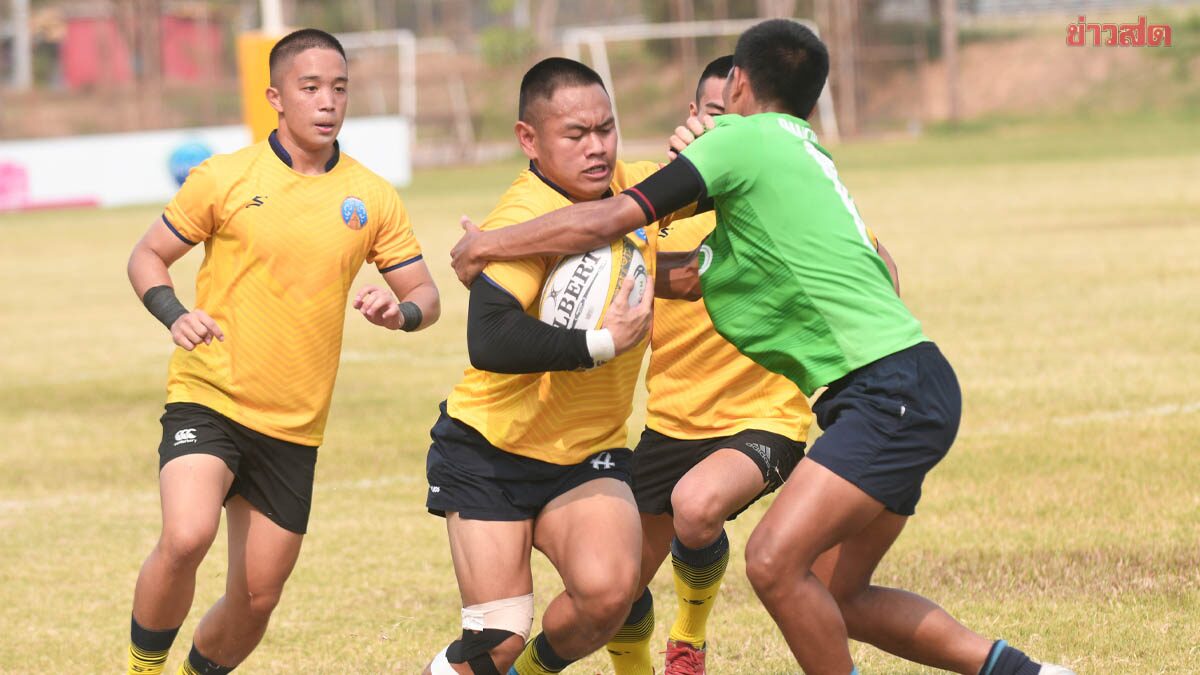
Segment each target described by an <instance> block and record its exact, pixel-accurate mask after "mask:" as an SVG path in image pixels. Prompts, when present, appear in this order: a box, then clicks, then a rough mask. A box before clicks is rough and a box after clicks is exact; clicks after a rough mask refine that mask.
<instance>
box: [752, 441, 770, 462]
mask: <svg viewBox="0 0 1200 675" xmlns="http://www.w3.org/2000/svg"><path fill="white" fill-rule="evenodd" d="M746 447H747V448H750V449H751V450H753V451H755V452H757V453H758V454H759V456H761V457H762V458H763V461H764V462H767V463H768V464H769V463H770V462H771V446H769V445H763V444H761V443H747V444H746Z"/></svg>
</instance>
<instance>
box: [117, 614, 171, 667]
mask: <svg viewBox="0 0 1200 675" xmlns="http://www.w3.org/2000/svg"><path fill="white" fill-rule="evenodd" d="M178 633H179V628H169V629H167V630H149V629H146V628H142V627H141V626H140V625H138V622H137V619H135V618H133V616H132V615H130V617H129V675H159V674H160V673H162V671H163V666H164V665H166V663H167V653H169V652H170V651H171V643H173V642H175V636H176V635H177V634H178Z"/></svg>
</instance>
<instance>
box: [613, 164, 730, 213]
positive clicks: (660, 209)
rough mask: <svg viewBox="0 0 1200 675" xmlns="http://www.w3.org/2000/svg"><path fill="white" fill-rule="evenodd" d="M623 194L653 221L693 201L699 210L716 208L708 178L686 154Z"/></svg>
mask: <svg viewBox="0 0 1200 675" xmlns="http://www.w3.org/2000/svg"><path fill="white" fill-rule="evenodd" d="M622 194H626V195H629V196H630V197H633V201H635V202H637V204H638V206H640V207H642V213H644V214H646V220H648V221H650V222H654V221H656V220H658V219H659V218H664V217H666V216H669V215H671V214H672V213H674V212H675V211H678V210H679V209H682V208H683V207H685V206H687V205H688V204H691V203H693V202H696V203H697V207H696V213H701V212H704V211H710V210H712V200H711V199H709V197H708V188H707V187H705V185H704V179H703V178H701V177H700V172H699V171H697V170H696V165H695V164H692V162H691V160H689V159H688V158H687V157H684V156H683V155H680V156H679V157H676V158H675V159H674V160H673V161H672V162H671V163H669V164H667V165H666V166H664V167H663V168H661V169H659V170H658V171H655V172H654V173H652V174H650V176H649V177H647V178H646V180H644V181H642V182H640V183H638V184H637V185H634V186H633V187H631V188H628V189H626V190H625V191H624V192H623V193H622Z"/></svg>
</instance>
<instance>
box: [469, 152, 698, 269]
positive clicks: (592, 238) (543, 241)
mask: <svg viewBox="0 0 1200 675" xmlns="http://www.w3.org/2000/svg"><path fill="white" fill-rule="evenodd" d="M697 201H706V192H705V188H704V181H703V180H702V179H701V178H700V174H699V173H698V172H697V171H696V168H695V167H694V166H692V163H691V162H689V161H688V160H687V159H686V158H680V159H677V160H675V161H674V162H671V163H670V164H668V165H666V166H664V167H663V168H661V169H659V170H658V171H657V172H655V173H653V174H651V175H650V177H649V178H647V179H646V180H644V181H642V182H641V183H638V184H637V185H635V186H633V187H631V188H629V189H627V190H625V191H624V192H622V193H621V194H618V195H615V196H613V197H609V198H607V199H601V200H598V201H594V202H580V203H578V204H572V205H571V206H566V207H563V208H561V209H558V210H557V211H551V212H550V213H547V214H546V215H543V216H539V217H538V218H534V219H533V220H530V221H526V222H524V223H521V224H519V225H514V226H512V227H505V228H501V229H498V230H490V231H488V232H482V231H480V230H479V228H477V227H475V226H474V225H473V224H471V222H470V221H469V220H467V219H466V218H464V219H463V221H464V222H463V229H465V230H466V233H465V234H464V235H463V238H462V239H460V240H459V241H458V243H457V244H455V245H454V248H453V249H452V250H451V251H450V258H451V265H453V266H454V272H455V273H456V274H457V275H458V279H459V281H461V282H463V284H465V285H468V286H469V285H470V284H471V282H472V281H474V279H475V277H477V276H479V273H480V272H481V271H482V270H483V267H484V266H485V265H486V264H487V263H488V261H492V260H519V259H521V258H529V257H534V256H552V255H570V254H572V253H583V252H584V251H590V250H592V249H594V248H597V247H599V246H603V245H604V244H607V243H609V242H611V241H612V240H614V239H616V238H617V237H619V236H621V235H623V234H626V233H628V232H633V231H634V230H636V229H638V228H639V227H644V226H645V225H646V224H647V223H650V222H652V221H655V220H659V219H661V218H665V217H667V216H670V215H671V214H672V213H674V212H676V211H678V210H680V209H682V208H684V207H685V206H688V205H689V204H692V203H693V202H697Z"/></svg>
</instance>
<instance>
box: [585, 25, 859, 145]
mask: <svg viewBox="0 0 1200 675" xmlns="http://www.w3.org/2000/svg"><path fill="white" fill-rule="evenodd" d="M762 21H763V20H762V19H727V20H723V21H676V22H670V23H635V24H615V25H609V26H587V27H578V28H568V29H566V30H564V31H563V34H562V42H563V52H564V54H565V55H566V56H567V57H568V58H572V59H575V60H576V61H582V59H581V58H580V57H581V56H582V55H583V47H584V46H586V47H587V49H588V56H589V58H590V60H591V63H592V67H593V68H594V69H595V70H596V72H597V73H598V74H599V75H600V79H602V80H604V86H605V87H606V88H607V89H608V95H609V98H610V99H611V100H612V107H613V118H614V119H615V120H616V121H617V126H618V129H619V128H620V120H621V118H620V115H619V113H618V111H617V92H616V89H615V88H614V87H613V79H612V68H611V67H610V66H609V62H608V46H607V45H608V43H610V42H628V41H633V40H672V39H679V38H688V37H693V38H694V37H719V36H725V35H741V34H742V33H743V32H745V31H746V29H748V28H750V27H752V26H755V25H757V24H759V23H761V22H762ZM792 21H796V22H797V23H800V24H802V25H804V26H806V27H808V28H809V29H810V30H812V31H813V32H814V33H816V34H817V35H820V31H819V30H818V29H817V25H816V24H815V23H814V22H812V21H809V20H808V19H792ZM817 112H818V113H819V114H820V116H821V135H822V137H823V139H824V140H826V141H827V142H829V143H831V144H832V143H837V141H838V126H837V117H836V116H835V115H834V110H833V96H831V95H830V92H829V82H828V80H827V81H826V82H825V88H824V89H822V90H821V96H820V98H818V99H817Z"/></svg>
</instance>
